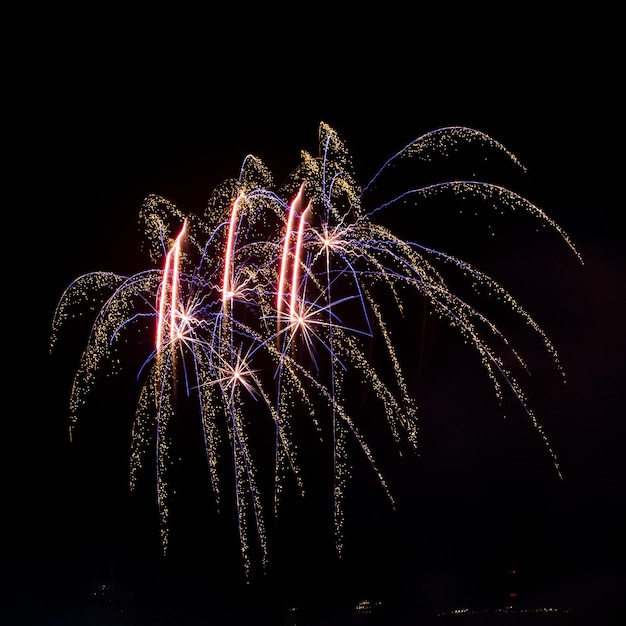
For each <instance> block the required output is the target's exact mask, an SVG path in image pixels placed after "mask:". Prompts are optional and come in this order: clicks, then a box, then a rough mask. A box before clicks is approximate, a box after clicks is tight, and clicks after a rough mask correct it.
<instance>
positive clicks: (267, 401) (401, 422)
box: [51, 123, 580, 575]
mask: <svg viewBox="0 0 626 626" xmlns="http://www.w3.org/2000/svg"><path fill="white" fill-rule="evenodd" d="M462 145H478V146H480V147H483V148H485V149H492V150H495V151H497V152H498V153H499V154H503V155H504V156H505V157H506V158H507V159H510V161H511V162H513V163H514V164H515V165H516V166H520V167H521V165H520V164H519V162H518V161H517V159H516V157H515V156H514V155H513V154H511V153H510V152H509V151H508V150H506V149H505V148H504V146H502V145H501V144H500V143H498V142H496V141H495V140H493V139H492V138H491V137H489V136H487V135H485V134H484V133H481V132H480V131H477V130H474V129H470V128H465V127H448V128H442V129H438V130H436V131H433V132H430V133H427V134H425V135H422V136H420V137H418V138H417V139H415V140H414V141H412V142H411V143H409V144H408V145H407V146H405V147H404V148H403V149H402V150H400V151H399V152H398V153H396V154H395V155H394V156H392V157H391V158H390V159H389V160H388V161H387V162H386V163H385V164H384V165H383V167H382V168H381V169H380V170H379V171H378V172H377V173H376V174H375V176H374V177H373V178H372V179H371V180H370V182H369V183H368V184H367V185H365V186H364V187H362V188H361V187H360V186H359V185H358V184H357V182H356V180H355V176H354V173H353V167H352V161H351V157H350V154H349V152H348V151H347V150H346V147H345V145H344V143H343V142H342V141H341V139H340V138H339V137H338V136H337V134H336V133H335V131H334V130H333V129H332V128H330V127H329V126H328V125H327V124H325V123H322V124H321V125H320V129H319V154H318V155H317V156H312V155H310V154H309V153H307V152H303V153H302V161H301V163H300V165H299V166H298V167H297V168H296V169H295V170H294V171H293V172H292V173H291V174H290V175H289V176H288V178H287V180H286V182H285V183H284V185H282V186H281V187H280V188H279V189H276V187H275V185H274V182H273V178H272V175H271V173H270V171H269V170H268V169H267V167H266V166H265V165H264V164H263V163H262V162H261V161H260V160H259V159H258V158H256V157H254V156H247V157H246V158H245V159H244V161H243V164H242V167H241V169H240V172H239V175H238V177H237V178H233V179H229V180H226V181H224V182H223V183H221V184H220V185H218V186H217V187H216V189H215V190H214V191H213V193H212V194H211V196H210V198H209V201H208V205H207V209H206V211H205V213H204V214H203V215H201V216H195V215H185V214H183V213H182V212H181V211H180V210H179V209H178V208H177V207H176V206H174V205H173V204H171V203H170V202H168V201H167V200H165V199H164V198H161V197H159V196H156V195H150V196H148V197H147V198H146V200H145V201H144V203H143V205H142V206H141V209H140V214H139V217H140V223H141V225H142V231H143V233H144V237H145V243H146V245H147V250H148V254H149V257H150V259H151V262H152V263H153V264H154V269H149V270H145V271H142V272H139V273H137V274H134V275H131V276H120V275H117V274H113V273H110V272H93V273H89V274H85V275H83V276H80V277H78V278H77V279H76V280H74V281H73V282H72V283H71V284H70V285H69V286H68V287H67V289H66V290H65V292H64V293H63V294H62V296H61V298H60V300H59V303H58V305H57V309H56V311H55V315H54V319H53V322H52V335H51V349H52V348H53V347H54V346H55V345H56V344H57V343H58V340H59V333H60V330H61V328H62V326H64V325H65V324H66V323H67V322H68V320H70V319H71V318H73V317H75V316H77V315H78V316H80V315H84V314H85V312H86V311H89V310H94V307H95V309H96V310H97V313H96V316H95V319H94V321H93V325H92V327H91V332H90V335H89V338H88V341H87V344H86V347H85V349H84V351H83V353H82V355H81V358H80V362H79V366H78V369H77V371H76V373H75V376H74V383H73V387H72V391H71V395H70V402H69V413H70V436H71V434H72V431H73V430H74V428H75V426H76V423H77V421H78V417H79V412H80V408H81V407H82V406H83V405H84V403H85V402H86V400H87V399H88V396H89V394H90V392H91V390H92V389H93V387H94V385H95V384H96V381H97V377H98V375H99V373H100V372H102V371H103V370H106V369H107V368H112V369H116V368H117V367H118V365H117V364H118V362H119V361H120V360H121V357H122V355H121V351H120V346H121V344H122V343H123V342H125V341H133V342H134V345H137V346H139V345H151V346H153V347H152V350H151V351H148V353H146V355H145V361H144V364H143V366H142V367H141V370H140V372H139V376H138V380H139V381H140V383H141V385H140V390H139V396H138V402H137V407H136V411H135V418H134V426H133V432H132V450H131V469H130V485H131V488H135V486H136V483H137V479H138V475H139V470H140V468H142V467H143V466H144V464H145V463H146V460H147V453H148V451H149V450H155V451H156V470H155V473H156V486H157V503H158V507H159V514H160V521H161V539H162V543H163V547H164V549H167V545H168V538H169V532H168V528H169V527H168V519H169V505H170V482H169V481H170V474H169V471H170V469H171V465H172V459H171V446H172V426H173V423H174V421H175V419H176V414H177V410H178V404H179V401H178V397H179V394H178V392H177V390H179V389H182V390H184V395H185V396H186V397H193V398H194V399H195V402H196V403H197V408H198V414H199V417H200V420H201V423H202V429H203V430H202V432H203V437H204V449H205V454H206V461H207V467H208V472H209V476H210V481H211V487H212V490H213V494H214V497H215V500H216V504H217V505H218V506H220V504H221V501H222V479H221V478H220V475H221V471H220V467H221V465H222V464H223V461H222V457H223V456H224V450H225V449H227V450H229V453H228V466H230V467H231V468H232V472H233V478H234V483H235V489H234V506H235V507H236V511H237V520H238V527H239V537H240V544H241V550H242V555H243V563H244V568H245V571H246V574H248V575H249V573H250V571H251V565H252V562H251V561H252V542H253V541H255V542H256V544H257V548H255V549H259V551H260V554H261V560H262V562H263V565H265V564H266V561H267V558H268V545H267V544H268V542H267V536H266V535H267V533H266V513H265V510H264V508H265V507H264V500H263V498H262V497H261V494H262V491H263V490H262V489H261V480H260V478H259V471H258V469H257V461H256V460H255V454H254V451H253V447H254V446H253V442H252V441H251V437H250V430H251V424H252V423H253V422H258V421H259V420H264V422H265V423H266V424H267V425H268V427H270V428H271V429H272V432H273V439H274V449H273V452H272V454H273V455H274V479H273V493H274V497H273V502H274V507H273V508H274V514H277V512H278V506H279V503H280V497H281V493H282V492H283V488H284V482H285V479H286V478H287V477H288V476H290V477H291V478H292V479H294V480H295V484H296V485H297V487H298V488H299V490H300V491H301V492H302V493H304V482H305V481H304V478H303V476H302V470H301V460H300V456H299V446H298V442H297V441H296V439H297V438H296V433H297V430H298V429H297V427H296V422H298V423H299V424H301V423H302V422H303V420H305V419H306V420H308V421H309V422H310V424H311V425H313V426H314V428H315V429H316V431H317V433H318V435H319V438H320V439H321V440H324V441H328V442H329V445H330V446H331V450H332V453H331V455H330V456H331V458H332V461H331V462H332V476H333V483H334V484H333V486H332V494H333V513H334V529H335V541H336V547H337V550H338V551H339V552H341V549H342V542H343V532H344V513H343V499H344V495H345V492H346V487H347V483H348V479H349V476H350V467H351V453H350V450H351V449H352V446H354V444H355V443H356V446H357V449H358V450H360V452H361V453H362V454H363V455H364V457H365V458H366V459H367V461H368V462H369V464H370V466H371V468H372V470H373V472H374V474H375V476H376V477H377V479H378V481H379V483H380V485H381V488H382V489H383V491H384V493H385V494H386V496H387V497H388V498H389V500H390V502H391V503H392V504H393V497H392V494H391V491H390V489H389V486H388V484H387V482H386V480H385V477H384V476H383V473H382V472H381V470H380V469H379V467H378V465H377V461H376V458H375V455H374V453H373V450H372V448H371V443H370V442H368V441H367V440H366V437H365V436H364V434H363V429H362V428H361V427H360V423H361V422H362V418H363V408H360V409H359V408H357V409H355V408H354V407H353V406H352V404H353V403H351V402H350V396H351V393H350V390H353V389H355V388H360V389H362V388H366V389H367V390H368V393H369V394H370V397H371V398H373V400H372V401H371V402H369V401H368V409H367V412H368V413H369V414H375V415H381V416H383V418H384V420H386V423H387V426H388V428H389V431H390V433H391V435H392V436H393V439H394V441H395V443H396V444H397V446H398V449H400V448H401V447H403V446H407V445H408V447H409V448H410V449H411V450H417V445H418V423H417V414H416V409H415V403H414V399H413V397H412V396H411V394H410V392H409V385H408V383H407V380H406V376H405V368H404V367H403V364H402V363H401V358H400V354H399V351H398V348H397V336H398V333H397V332H396V331H395V329H394V330H392V325H391V324H390V322H389V319H390V315H391V314H392V313H390V309H395V311H396V313H395V315H399V316H400V317H401V318H403V319H405V320H406V323H407V324H411V322H412V321H413V320H412V318H411V310H410V302H412V300H411V298H412V297H413V296H415V295H417V296H418V297H420V298H423V299H425V300H426V301H427V302H428V303H429V305H430V307H431V309H432V311H433V312H434V313H435V314H436V315H437V316H438V317H439V318H441V319H443V320H447V321H448V322H449V323H450V325H451V326H453V327H454V328H455V329H456V330H457V331H458V332H459V333H460V334H461V335H462V336H463V338H464V339H465V340H466V342H467V343H468V344H469V345H471V346H472V347H473V348H474V349H475V350H476V351H477V353H478V355H479V358H480V362H481V363H482V366H483V367H484V369H485V371H486V374H487V376H488V377H489V379H490V381H491V383H492V385H493V389H494V394H495V395H496V397H497V398H499V399H500V398H502V397H503V394H504V393H505V392H511V393H512V394H513V396H514V397H515V399H516V400H517V401H518V402H519V404H520V405H521V407H522V408H523V410H524V411H525V412H526V413H527V415H528V416H529V418H530V419H531V420H532V423H533V425H534V427H535V428H536V430H537V432H538V433H539V435H540V436H541V438H542V440H543V442H544V444H545V445H546V447H547V449H548V451H549V453H550V454H551V455H552V458H553V461H554V465H555V467H556V470H557V472H558V471H559V467H558V462H557V459H556V456H555V454H554V452H553V450H552V448H551V446H550V444H549V442H548V440H547V438H546V436H545V434H544V433H543V430H542V428H541V425H540V424H539V422H538V420H537V418H536V416H535V414H534V412H533V410H532V408H531V407H530V406H529V404H528V401H527V398H526V396H525V393H524V390H523V389H522V386H521V384H520V383H519V381H518V380H517V378H516V377H515V375H514V373H513V370H512V367H511V366H509V365H507V363H509V362H510V361H511V356H512V357H513V360H514V362H516V363H517V364H518V365H520V366H522V367H525V364H524V362H523V360H522V357H521V356H520V355H519V354H518V352H517V351H516V350H515V349H514V348H513V347H512V346H511V345H510V343H509V341H508V339H507V337H506V336H505V335H504V333H503V332H502V331H501V330H500V329H499V327H498V326H496V324H495V323H494V322H493V321H491V320H490V319H489V318H488V317H487V316H486V315H485V314H484V313H482V312H481V311H480V310H479V309H478V308H475V307H474V306H473V305H472V304H471V303H470V302H469V301H468V300H467V298H462V297H461V296H460V295H458V293H456V292H455V291H454V290H453V289H452V288H451V287H450V280H449V278H448V275H449V273H450V272H453V273H455V274H456V273H458V275H459V276H462V277H463V279H464V280H465V281H466V282H467V283H468V284H469V285H470V286H471V288H472V289H474V290H476V291H481V292H487V293H488V294H489V295H490V296H491V297H493V298H494V299H496V300H498V301H500V302H502V303H504V305H505V306H507V307H508V308H509V309H510V311H511V312H512V313H514V314H515V315H517V316H519V317H520V318H521V319H522V320H523V321H524V322H525V323H526V324H527V325H528V326H529V327H530V328H531V329H532V331H533V332H534V333H536V334H537V335H538V336H539V338H540V339H541V341H542V342H543V345H544V346H545V349H546V351H547V352H548V354H549V355H550V357H551V358H552V359H553V360H554V362H555V363H556V364H557V366H558V365H559V364H558V357H557V353H556V350H555V348H554V347H553V345H552V344H551V342H550V340H549V339H548V337H547V336H546V335H545V333H544V332H543V330H542V329H541V328H540V327H539V325H538V324H537V323H536V322H535V320H534V319H533V318H532V317H531V316H530V315H529V314H528V313H527V312H526V311H525V310H524V309H523V308H522V307H521V306H520V305H519V304H518V302H517V301H516V300H515V299H514V298H513V297H512V295H511V294H510V293H509V292H508V291H507V290H506V289H505V288H504V287H502V286H501V285H500V284H498V283H497V282H496V281H495V280H493V279H492V278H491V277H489V276H487V275H486V274H484V273H482V272H480V271H479V270H478V269H477V268H474V267H472V266H471V265H469V264H468V263H466V262H464V261H463V260H461V259H458V258H456V257H454V256H451V255H449V254H445V253H443V252H441V251H437V250H434V249H432V248H428V247H426V246H423V245H420V244H418V243H415V242H410V241H406V240H404V239H402V238H400V237H398V236H396V235H394V234H393V232H391V230H389V229H388V228H386V227H384V226H382V225H380V224H378V223H376V222H374V221H373V217H374V216H375V215H376V214H377V213H378V212H380V211H382V210H384V209H387V210H389V207H393V206H394V205H397V204H399V203H403V204H406V203H407V202H411V203H414V204H417V203H419V202H422V201H426V200H428V199H429V198H432V197H434V196H437V195H438V194H443V193H449V192H452V193H453V194H454V195H455V196H460V197H464V198H466V197H474V198H477V199H480V200H482V201H486V202H489V203H492V204H493V205H494V206H497V207H499V208H500V209H502V210H506V209H509V210H511V211H514V210H521V211H524V212H526V213H527V214H529V215H530V216H532V217H533V218H535V219H537V220H539V221H540V222H541V223H542V224H544V225H547V226H549V227H551V228H552V229H554V231H556V232H557V233H558V234H559V235H560V236H561V237H562V238H563V240H564V241H565V242H566V244H567V245H568V246H569V247H570V248H571V249H572V251H573V252H574V254H575V255H576V256H577V257H578V258H579V259H580V255H579V254H578V252H577V251H576V249H575V248H574V246H573V244H572V242H571V241H570V239H569V238H568V236H567V234H566V233H565V232H563V230H562V229H561V228H560V227H559V225H558V224H556V223H555V222H554V221H553V220H551V219H550V218H549V217H548V216H547V215H546V214H545V213H544V212H543V211H542V210H540V209H539V208H538V207H536V206H535V205H533V204H532V203H531V202H529V201H528V200H526V199H525V198H523V197H521V196H519V195H517V194H515V193H514V192H513V191H510V190H508V189H506V188H504V187H501V186H498V185H495V184H492V183H487V182H477V181H474V180H471V181H465V180H453V181H444V182H440V183H437V184H431V185H428V186H423V187H418V188H413V189H409V190H405V191H403V192H402V193H400V194H399V195H396V196H394V197H391V198H389V199H387V200H386V201H385V202H383V203H379V204H377V205H376V206H373V207H371V208H368V203H367V198H368V192H369V191H370V189H372V188H373V187H374V185H375V184H376V183H379V182H380V181H379V179H380V178H381V176H382V174H383V172H384V171H385V170H386V169H388V168H389V167H390V166H392V165H393V164H394V163H395V162H396V161H399V160H406V159H416V160H428V159H430V158H432V156H433V155H437V154H438V155H443V156H445V155H446V154H448V153H449V152H451V151H453V150H454V149H455V148H456V147H457V146H462ZM382 303H385V306H383V305H382ZM394 319H395V318H394ZM149 336H152V339H151V340H150V341H149V342H148V341H145V338H146V337H149ZM372 346H375V353H376V355H377V356H376V358H375V359H373V358H372V357H371V355H372V354H373V351H372ZM389 372H391V375H390V374H389ZM357 386H358V387H357Z"/></svg>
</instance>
